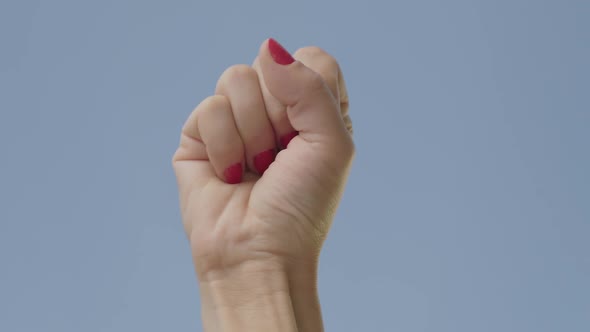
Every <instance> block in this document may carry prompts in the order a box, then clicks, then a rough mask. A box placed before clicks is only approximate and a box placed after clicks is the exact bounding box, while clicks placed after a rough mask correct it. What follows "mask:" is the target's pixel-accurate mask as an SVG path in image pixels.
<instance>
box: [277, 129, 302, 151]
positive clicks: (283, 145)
mask: <svg viewBox="0 0 590 332" xmlns="http://www.w3.org/2000/svg"><path fill="white" fill-rule="evenodd" d="M297 135H299V132H297V131H294V132H292V133H289V134H287V135H285V136H283V137H281V138H280V139H279V142H280V143H281V148H282V149H286V148H287V146H288V145H289V142H291V140H292V139H293V138H294V137H295V136H297Z"/></svg>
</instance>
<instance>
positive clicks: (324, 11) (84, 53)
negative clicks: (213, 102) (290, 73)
mask: <svg viewBox="0 0 590 332" xmlns="http://www.w3.org/2000/svg"><path fill="white" fill-rule="evenodd" d="M589 17H590V3H589V2H588V1H565V0H561V1H532V0H529V1H525V0H511V1H468V0H463V1H459V0H448V1H436V0H423V1H417V0H406V1H291V2H286V1H285V2H283V1H276V0H275V1H194V0H193V1H189V0H169V1H145V0H142V1H140V0H130V1H121V0H117V1H115V0H102V1H80V0H53V1H40V0H38V1H24V0H18V1H17V0H12V1H11V0H8V1H6V0H3V1H1V2H0V152H1V162H0V331H7V332H8V331H10V332H21V331H27V332H28V331H33V332H37V331H40V332H44V331H50V332H54V331H55V332H79V331H88V332H107V331H108V332H111V331H113V332H115V331H117V332H118V331H121V332H124V331H142V332H149V331H197V330H200V329H201V327H200V318H199V302H198V289H197V284H196V282H195V277H194V272H193V267H192V263H191V258H190V252H189V248H188V243H187V241H186V238H185V235H184V231H183V229H182V225H181V222H180V218H179V212H178V206H177V194H176V184H175V179H174V176H173V173H172V169H171V165H170V158H171V156H172V153H173V152H174V149H175V147H176V144H177V141H178V132H179V130H180V128H181V125H182V123H183V122H184V120H185V118H186V117H187V115H188V114H189V113H190V111H191V110H192V109H193V107H194V106H195V105H196V104H197V103H198V102H199V101H200V100H201V99H202V98H204V97H206V96H207V95H209V94H211V93H212V91H213V89H214V85H215V82H216V80H217V77H218V75H219V74H220V73H221V72H222V71H223V70H224V69H225V67H227V66H229V65H232V64H234V63H250V62H251V61H252V60H253V59H254V56H255V55H256V52H257V50H258V47H259V45H260V43H261V42H262V41H263V40H264V39H265V38H267V37H269V36H273V37H275V38H277V39H278V40H279V41H281V42H282V43H283V44H284V45H285V46H286V47H287V48H289V49H290V50H291V51H294V50H295V49H297V48H298V47H301V46H305V45H311V44H314V45H319V46H322V47H324V48H325V49H327V50H328V51H329V52H331V53H333V54H334V55H336V57H337V58H338V59H339V60H340V62H341V65H342V68H343V70H344V72H345V77H346V78H347V81H348V88H349V90H350V96H351V106H352V108H351V112H352V115H353V121H354V124H355V136H356V142H357V146H358V155H357V159H356V162H355V165H354V168H353V172H352V175H351V180H350V183H349V186H348V187H347V191H346V194H345V197H344V200H343V202H342V205H341V208H340V210H339V214H338V217H337V220H336V222H335V224H334V228H333V232H332V233H331V234H330V237H329V239H328V241H327V244H326V247H325V250H324V252H323V255H322V262H321V271H320V287H321V300H322V304H323V310H324V316H325V323H326V328H327V331H403V332H417V331H429V332H430V331H432V332H457V331H466V332H467V331H469V332H473V331H477V332H488V331H489V332H498V331H502V332H507V331H515V332H522V331H535V332H543V331H567V332H587V331H590V174H589V172H590V171H589V170H590V147H589V145H590V97H589V96H590V60H589V59H590V36H589V35H590V19H589Z"/></svg>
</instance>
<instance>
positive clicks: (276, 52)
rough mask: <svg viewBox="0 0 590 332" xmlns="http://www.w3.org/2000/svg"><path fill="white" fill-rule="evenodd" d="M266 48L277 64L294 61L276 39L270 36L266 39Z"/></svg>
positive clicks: (288, 63) (286, 63) (287, 63)
mask: <svg viewBox="0 0 590 332" xmlns="http://www.w3.org/2000/svg"><path fill="white" fill-rule="evenodd" d="M268 50H269V51H270V55H271V56H272V58H273V60H275V62H276V63H278V64H279V65H290V64H292V63H293V62H295V59H293V57H292V56H291V54H289V52H288V51H287V50H286V49H285V48H284V47H283V46H282V45H281V44H279V42H278V41H276V40H274V39H272V38H270V39H269V40H268Z"/></svg>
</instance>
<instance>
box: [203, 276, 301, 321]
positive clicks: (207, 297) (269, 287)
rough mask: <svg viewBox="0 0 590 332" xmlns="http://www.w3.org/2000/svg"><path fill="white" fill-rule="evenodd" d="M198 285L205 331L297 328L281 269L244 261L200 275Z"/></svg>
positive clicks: (286, 280)
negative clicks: (234, 265)
mask: <svg viewBox="0 0 590 332" xmlns="http://www.w3.org/2000/svg"><path fill="white" fill-rule="evenodd" d="M199 286H200V291H201V307H202V319H203V325H204V329H205V331H206V332H233V331H240V332H242V331H243V332H248V331H256V332H258V331H281V332H282V331H285V332H296V331H298V328H297V322H296V320H295V315H294V310H293V305H292V300H291V297H290V290H289V280H288V277H287V273H286V272H285V271H283V270H281V269H278V268H275V267H272V268H268V267H265V266H259V265H255V264H244V265H242V266H239V267H236V268H233V269H232V270H231V271H230V272H223V273H210V274H208V275H207V276H206V277H200V281H199ZM302 331H304V330H302Z"/></svg>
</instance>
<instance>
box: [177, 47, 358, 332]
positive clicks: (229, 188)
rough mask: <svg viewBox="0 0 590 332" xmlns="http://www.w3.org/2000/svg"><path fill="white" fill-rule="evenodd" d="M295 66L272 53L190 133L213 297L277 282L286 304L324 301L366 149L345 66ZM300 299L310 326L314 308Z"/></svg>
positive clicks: (187, 215)
mask: <svg viewBox="0 0 590 332" xmlns="http://www.w3.org/2000/svg"><path fill="white" fill-rule="evenodd" d="M294 57H295V59H297V61H295V59H293V58H292V57H291V56H290V55H289V53H287V52H286V51H285V50H284V49H283V48H282V47H281V46H280V45H279V44H278V43H277V42H275V41H274V40H272V39H270V40H267V41H265V42H264V43H263V44H262V46H261V48H260V52H259V55H258V57H257V58H256V60H255V62H254V64H253V66H252V67H250V66H246V65H238V66H233V67H230V68H229V69H227V70H226V71H225V72H224V73H223V74H222V75H221V77H220V79H219V81H218V83H217V88H216V91H215V95H214V96H211V97H208V98H206V99H205V100H204V101H203V102H201V103H200V105H199V106H198V107H197V108H196V109H195V111H194V112H193V113H192V114H191V115H190V117H189V119H188V120H187V122H186V124H185V126H184V128H183V130H182V135H181V141H180V146H179V148H178V150H177V151H176V153H175V155H174V158H173V165H174V169H175V172H176V175H177V180H178V186H179V191H180V205H181V212H182V219H183V223H184V226H185V229H186V231H187V234H188V236H189V238H190V242H191V247H192V250H193V257H194V261H195V266H196V270H197V274H198V277H199V280H200V282H201V284H202V285H203V284H208V285H212V284H217V285H219V284H221V283H222V281H223V280H227V279H233V278H234V277H235V276H236V275H240V274H244V275H248V276H250V277H252V276H256V275H265V276H267V277H268V276H271V275H274V274H277V275H279V276H283V277H284V279H285V280H284V282H278V281H277V282H276V283H275V282H273V281H267V282H266V283H268V284H273V285H275V286H276V287H274V290H273V292H274V293H277V292H278V293H281V292H286V293H287V294H289V293H293V292H298V290H297V288H298V287H301V290H302V292H306V291H309V292H311V293H313V292H314V289H315V278H316V272H317V259H318V257H319V252H320V249H321V246H322V243H323V242H324V240H325V238H326V235H327V232H328V230H329V228H330V224H331V222H332V219H333V217H334V213H335V210H336V207H337V205H338V202H339V200H340V198H341V195H342V191H343V188H344V184H345V182H346V178H347V175H348V172H349V168H350V165H351V161H352V159H353V155H354V144H353V141H352V137H351V123H350V119H349V117H348V114H347V111H348V97H347V93H346V88H345V85H344V81H343V79H342V74H341V72H340V69H339V66H338V64H337V62H336V61H335V60H334V58H332V57H331V56H330V55H328V54H327V53H325V52H324V51H322V50H320V49H318V48H315V47H308V48H303V49H300V50H299V51H297V52H296V53H295V55H294ZM277 151H280V152H278V154H276V152H277ZM269 278H272V277H269ZM280 278H282V277H279V279H280ZM281 285H282V286H281ZM244 286H246V287H248V288H249V289H253V288H256V287H257V286H254V285H251V284H249V283H245V284H244ZM259 286H260V285H259ZM232 287H233V286H232ZM261 287H262V286H261ZM284 287H286V289H281V288H284ZM304 288H308V289H307V290H303V289H304ZM259 295H260V294H259ZM292 295H293V296H294V297H293V299H292V302H293V303H292V305H293V310H294V311H295V315H296V316H302V315H298V311H299V312H301V311H302V310H303V311H304V310H305V308H303V307H305V305H304V302H305V299H300V300H297V299H296V296H295V294H292ZM312 295H313V294H312ZM312 297H313V296H312ZM218 300H219V299H218ZM314 302H317V301H314ZM222 305H223V306H225V305H228V304H227V303H226V302H223V304H222ZM231 305H232V304H230V306H231ZM318 311H319V306H318ZM318 315H319V313H318ZM300 320H303V318H300V317H297V324H298V325H299V328H300V329H301V330H302V331H306V329H305V328H302V326H301V325H302V324H303V325H306V324H305V323H304V322H300ZM309 326H311V325H309ZM312 329H313V328H311V327H310V329H307V330H312ZM316 330H317V329H316Z"/></svg>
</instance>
